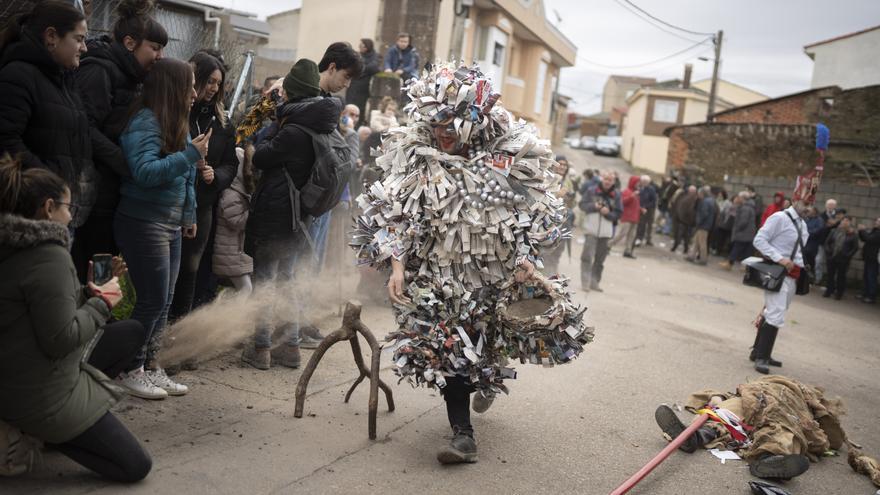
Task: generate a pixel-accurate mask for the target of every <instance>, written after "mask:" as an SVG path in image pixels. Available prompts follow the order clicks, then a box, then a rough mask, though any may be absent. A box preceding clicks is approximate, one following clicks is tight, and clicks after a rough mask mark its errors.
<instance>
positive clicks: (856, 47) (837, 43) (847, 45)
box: [804, 26, 880, 89]
mask: <svg viewBox="0 0 880 495" xmlns="http://www.w3.org/2000/svg"><path fill="white" fill-rule="evenodd" d="M804 52H805V53H806V54H807V56H808V57H810V58H811V59H813V79H812V82H811V84H810V85H811V87H813V88H821V87H825V86H839V87H841V88H843V89H850V88H858V87H862V86H871V85H875V84H880V64H878V63H877V54H878V53H880V26H874V27H872V28H868V29H864V30H862V31H857V32H855V33H850V34H845V35H843V36H838V37H836V38H832V39H830V40H825V41H819V42H817V43H813V44H810V45H807V46H805V47H804Z"/></svg>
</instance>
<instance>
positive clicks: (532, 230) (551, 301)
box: [351, 64, 592, 393]
mask: <svg viewBox="0 0 880 495" xmlns="http://www.w3.org/2000/svg"><path fill="white" fill-rule="evenodd" d="M406 90H407V92H408V95H409V98H410V100H411V102H410V103H409V104H408V105H407V106H406V107H405V108H404V112H405V113H407V114H408V116H409V124H408V125H406V126H404V127H396V128H392V129H390V131H389V133H388V135H387V136H385V138H384V139H383V142H382V152H381V155H380V156H378V158H377V160H376V165H377V166H378V167H379V168H381V170H382V178H381V179H380V180H378V181H376V182H375V183H374V184H373V185H372V186H371V187H370V188H369V189H368V190H367V191H365V192H364V194H362V195H361V196H360V197H359V198H358V199H357V201H358V205H359V207H360V208H361V210H362V211H363V214H361V215H360V216H359V217H358V218H357V219H356V226H355V231H354V232H353V237H352V241H351V246H352V247H353V248H354V249H355V250H356V251H357V258H358V262H359V264H369V265H372V266H375V267H377V268H387V267H388V266H389V265H390V263H391V260H392V259H396V260H399V261H402V262H404V263H405V281H406V282H405V283H406V286H405V293H406V295H407V296H408V297H409V298H410V299H411V301H412V303H411V304H409V305H405V306H404V305H399V304H397V305H395V308H394V310H395V315H396V318H397V323H398V324H399V325H400V328H399V329H398V330H397V331H396V332H393V333H392V334H391V335H389V337H388V340H389V341H393V342H394V343H393V344H392V349H393V353H394V357H393V358H394V361H395V363H396V369H395V371H396V373H397V374H398V375H399V376H400V377H401V381H402V380H407V381H409V382H410V383H412V384H413V385H426V386H428V387H434V386H437V387H440V388H443V387H444V386H445V383H446V378H448V377H450V376H453V375H457V376H461V377H464V378H466V379H467V380H468V381H469V382H470V384H471V385H473V386H474V387H475V388H477V389H481V390H483V391H484V393H495V392H498V391H504V392H507V389H506V387H505V386H504V385H503V383H502V380H503V379H504V378H515V376H516V372H515V371H514V370H513V369H512V368H508V367H505V366H504V363H506V362H507V358H510V359H519V360H520V362H521V363H526V362H529V363H536V364H543V365H550V366H552V365H554V364H557V363H565V362H568V361H570V360H572V359H573V358H575V357H576V356H577V355H578V354H579V353H580V352H581V351H582V350H583V345H584V344H586V343H588V342H590V341H591V340H592V329H591V328H586V327H585V325H584V323H583V313H584V312H585V311H586V309H581V308H580V307H578V306H575V305H574V304H573V303H572V302H571V299H570V296H569V295H568V293H567V291H566V287H567V284H568V281H567V280H566V279H564V278H561V277H558V276H554V277H551V278H549V279H545V278H543V277H541V276H538V277H537V280H536V281H533V282H529V283H526V284H518V283H516V282H514V281H513V273H514V271H515V270H516V268H517V265H518V263H521V262H522V260H524V259H530V260H534V262H535V264H536V266H537V267H538V268H540V267H541V264H540V261H539V259H540V258H539V256H540V251H541V249H543V248H549V247H552V246H554V245H555V244H556V243H557V242H559V240H560V239H562V238H563V237H567V236H568V235H569V234H568V232H565V231H564V230H563V229H562V224H563V223H564V221H565V208H564V204H563V201H562V199H559V198H557V197H556V196H555V195H554V194H553V193H554V192H555V188H558V184H557V185H554V184H555V183H556V181H554V180H553V178H554V176H553V174H552V173H551V172H550V167H551V166H552V165H553V164H554V161H553V153H552V152H551V150H550V148H549V142H547V141H544V140H540V139H538V137H537V131H536V129H535V128H534V127H533V126H532V125H531V124H528V123H526V122H524V121H522V120H519V121H517V120H514V118H513V117H512V115H511V114H510V113H509V112H508V111H506V110H505V109H504V108H503V107H502V106H501V105H500V104H499V103H498V99H499V97H500V95H499V94H498V93H495V92H493V89H492V85H491V83H490V81H489V80H488V79H487V78H485V77H484V76H483V74H482V73H481V72H480V71H479V69H478V68H476V67H470V68H469V67H464V66H462V67H456V66H455V65H452V64H438V65H437V66H435V67H434V68H433V70H432V71H431V72H430V73H424V75H423V77H422V78H421V79H413V80H411V82H410V84H409V86H408V87H407V88H406ZM438 121H448V122H449V126H450V127H449V129H452V126H454V129H455V132H456V133H457V135H458V138H459V141H460V143H462V144H466V145H467V150H468V153H467V155H468V156H459V155H450V154H446V153H443V152H441V151H440V150H439V149H438V148H437V147H436V146H435V145H434V138H433V135H432V127H431V124H432V123H436V122H438Z"/></svg>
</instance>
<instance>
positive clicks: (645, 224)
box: [636, 175, 657, 246]
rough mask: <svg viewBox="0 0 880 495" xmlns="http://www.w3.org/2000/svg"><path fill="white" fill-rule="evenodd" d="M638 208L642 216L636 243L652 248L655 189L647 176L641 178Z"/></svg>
mask: <svg viewBox="0 0 880 495" xmlns="http://www.w3.org/2000/svg"><path fill="white" fill-rule="evenodd" d="M639 206H641V208H642V215H641V216H640V217H639V228H638V231H637V232H636V243H637V244H640V243H644V244H645V245H646V246H653V245H654V244H653V243H651V233H652V232H654V215H655V214H656V211H657V188H656V186H655V185H654V183H653V182H652V181H651V177H650V176H648V175H643V176H642V177H641V184H640V187H639Z"/></svg>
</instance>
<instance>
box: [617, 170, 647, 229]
mask: <svg viewBox="0 0 880 495" xmlns="http://www.w3.org/2000/svg"><path fill="white" fill-rule="evenodd" d="M638 185H639V177H638V176H636V175H633V176H631V177H630V178H629V183H628V184H627V187H626V189H624V190H623V194H621V196H622V198H621V202H622V203H623V214H622V215H620V221H621V222H625V223H639V216H640V215H641V211H640V210H641V207H642V206H641V200H640V198H639V192H638Z"/></svg>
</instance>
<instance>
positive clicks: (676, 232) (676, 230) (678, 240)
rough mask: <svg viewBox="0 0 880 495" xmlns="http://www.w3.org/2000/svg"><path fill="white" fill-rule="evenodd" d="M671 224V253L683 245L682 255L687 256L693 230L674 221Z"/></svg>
mask: <svg viewBox="0 0 880 495" xmlns="http://www.w3.org/2000/svg"><path fill="white" fill-rule="evenodd" d="M672 222H673V223H672V237H673V238H674V239H675V241H674V242H673V243H672V251H673V252H674V251H675V250H676V249H678V246H679V244H684V254H687V253H688V251H689V249H688V248H689V247H690V245H691V237H692V232H691V231H692V230H693V228H692V227H691V226H690V225H685V224H683V223H681V222H679V221H676V220H673V221H672Z"/></svg>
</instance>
